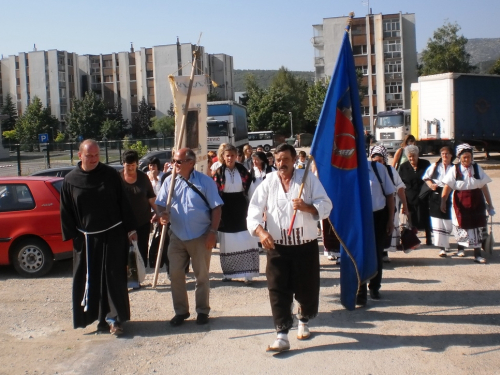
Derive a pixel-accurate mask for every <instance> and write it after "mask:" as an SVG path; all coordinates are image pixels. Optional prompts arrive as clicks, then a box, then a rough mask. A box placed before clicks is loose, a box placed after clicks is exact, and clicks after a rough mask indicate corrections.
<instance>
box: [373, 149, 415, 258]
mask: <svg viewBox="0 0 500 375" xmlns="http://www.w3.org/2000/svg"><path fill="white" fill-rule="evenodd" d="M370 157H371V159H372V161H375V162H378V163H381V164H383V165H385V167H386V168H387V172H388V173H389V177H390V178H391V181H392V183H393V185H394V188H395V189H396V194H395V200H396V202H395V206H394V207H396V213H395V215H394V231H393V232H392V240H391V245H390V246H389V247H387V248H386V250H385V251H384V258H383V260H384V262H390V260H389V255H388V254H387V251H396V250H397V246H398V245H399V243H400V241H401V230H400V228H399V215H398V213H397V210H398V207H399V205H400V204H401V205H402V207H403V213H404V214H405V215H408V205H407V203H406V193H405V188H406V186H405V184H404V183H403V181H402V180H401V177H400V176H399V174H398V172H397V171H396V169H394V167H393V166H391V165H389V164H387V163H388V160H389V157H388V155H387V149H386V148H385V147H384V146H382V145H377V146H375V147H373V148H372V149H371V153H370Z"/></svg>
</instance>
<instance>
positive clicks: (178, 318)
mask: <svg viewBox="0 0 500 375" xmlns="http://www.w3.org/2000/svg"><path fill="white" fill-rule="evenodd" d="M190 316H191V314H190V313H186V314H179V315H176V316H174V317H173V318H172V319H171V320H170V325H171V326H174V327H177V326H180V325H181V324H182V323H184V320H186V319H187V318H189V317H190Z"/></svg>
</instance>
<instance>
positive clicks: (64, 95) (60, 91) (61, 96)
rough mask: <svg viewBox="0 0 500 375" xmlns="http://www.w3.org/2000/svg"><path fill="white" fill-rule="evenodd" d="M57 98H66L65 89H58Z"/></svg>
mask: <svg viewBox="0 0 500 375" xmlns="http://www.w3.org/2000/svg"><path fill="white" fill-rule="evenodd" d="M59 97H60V98H61V99H63V98H66V89H65V88H60V89H59Z"/></svg>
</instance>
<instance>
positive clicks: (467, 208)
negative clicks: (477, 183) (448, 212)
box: [453, 163, 486, 229]
mask: <svg viewBox="0 0 500 375" xmlns="http://www.w3.org/2000/svg"><path fill="white" fill-rule="evenodd" d="M473 166H474V178H476V179H479V171H478V168H477V164H475V163H474V164H473ZM455 170H456V176H457V177H456V178H457V181H459V180H463V179H464V176H463V174H462V171H461V170H460V164H456V165H455ZM453 194H454V195H453V209H454V210H455V215H456V216H457V221H458V226H459V227H460V228H462V229H474V228H480V227H485V226H486V214H485V211H486V203H485V201H484V195H483V191H482V190H481V189H472V190H461V191H456V190H455V192H454V193H453Z"/></svg>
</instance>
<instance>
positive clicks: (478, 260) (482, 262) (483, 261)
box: [474, 257, 486, 264]
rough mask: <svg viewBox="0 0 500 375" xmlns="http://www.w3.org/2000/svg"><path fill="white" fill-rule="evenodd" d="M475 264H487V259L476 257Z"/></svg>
mask: <svg viewBox="0 0 500 375" xmlns="http://www.w3.org/2000/svg"><path fill="white" fill-rule="evenodd" d="M474 262H476V263H480V264H486V259H484V258H483V257H476V258H475V259H474Z"/></svg>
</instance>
